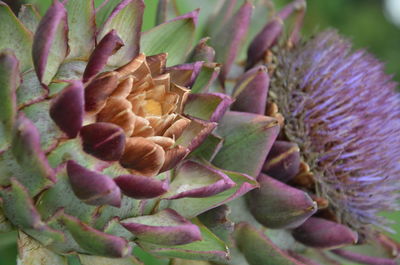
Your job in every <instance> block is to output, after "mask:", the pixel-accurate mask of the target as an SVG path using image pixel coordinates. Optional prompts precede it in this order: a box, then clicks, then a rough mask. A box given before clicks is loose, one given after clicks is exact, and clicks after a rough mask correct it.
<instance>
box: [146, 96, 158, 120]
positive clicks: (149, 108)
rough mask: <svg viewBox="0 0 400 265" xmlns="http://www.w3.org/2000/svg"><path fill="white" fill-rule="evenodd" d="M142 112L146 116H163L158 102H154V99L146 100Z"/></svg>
mask: <svg viewBox="0 0 400 265" xmlns="http://www.w3.org/2000/svg"><path fill="white" fill-rule="evenodd" d="M144 111H145V112H146V114H148V115H155V116H161V115H162V114H163V113H162V106H161V104H160V102H158V101H155V100H154V99H148V100H146V104H145V105H144Z"/></svg>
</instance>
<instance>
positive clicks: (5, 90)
mask: <svg viewBox="0 0 400 265" xmlns="http://www.w3.org/2000/svg"><path fill="white" fill-rule="evenodd" d="M20 83H21V77H20V73H19V63H18V59H17V58H16V57H15V55H14V53H13V52H12V51H11V50H5V51H2V52H1V53H0V84H1V87H0V98H1V100H2V103H1V104H0V135H2V137H1V138H0V150H2V149H3V148H5V147H6V146H7V145H8V144H9V143H10V140H11V136H12V130H13V127H14V123H15V120H16V116H17V96H16V91H17V88H18V87H19V84H20Z"/></svg>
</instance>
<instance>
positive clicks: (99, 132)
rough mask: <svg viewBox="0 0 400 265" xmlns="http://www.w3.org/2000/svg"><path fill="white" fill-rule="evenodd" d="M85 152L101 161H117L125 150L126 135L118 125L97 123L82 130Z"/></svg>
mask: <svg viewBox="0 0 400 265" xmlns="http://www.w3.org/2000/svg"><path fill="white" fill-rule="evenodd" d="M80 136H81V138H82V147H83V150H84V151H85V152H86V153H88V154H91V155H93V156H95V157H97V158H99V159H101V160H105V161H117V160H119V159H120V158H121V156H122V154H123V153H124V150H125V141H126V140H125V139H126V137H125V133H124V131H123V130H122V129H121V127H119V126H118V125H115V124H112V123H108V122H96V123H92V124H89V125H86V126H84V127H83V128H82V129H81V130H80Z"/></svg>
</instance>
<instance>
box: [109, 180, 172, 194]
mask: <svg viewBox="0 0 400 265" xmlns="http://www.w3.org/2000/svg"><path fill="white" fill-rule="evenodd" d="M114 181H115V183H116V184H117V185H118V186H119V187H120V189H121V190H122V192H123V193H124V194H125V195H126V196H128V197H131V198H135V199H151V198H155V197H158V196H160V195H162V194H164V193H165V192H167V190H168V186H169V185H168V181H167V180H164V181H161V180H158V179H155V178H151V177H145V176H140V175H121V176H118V177H116V178H114Z"/></svg>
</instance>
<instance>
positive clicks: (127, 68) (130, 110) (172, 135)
mask: <svg viewBox="0 0 400 265" xmlns="http://www.w3.org/2000/svg"><path fill="white" fill-rule="evenodd" d="M165 64H166V56H165V54H160V55H155V56H151V57H146V56H145V55H144V54H140V55H138V56H137V57H136V58H135V59H133V60H132V61H131V62H129V63H128V64H126V65H124V66H122V67H120V68H118V69H116V70H114V71H111V72H106V73H102V74H100V75H98V76H97V77H96V78H95V79H94V80H93V81H91V82H90V84H89V85H88V86H87V87H86V90H85V100H86V101H87V102H86V111H87V113H88V114H89V115H90V116H91V117H94V119H95V120H96V122H103V123H112V124H115V125H118V126H119V127H120V128H121V129H122V130H123V131H124V134H125V136H126V145H125V153H124V154H123V155H122V158H121V159H120V163H121V165H122V166H124V167H125V168H128V169H130V170H131V172H132V173H135V174H141V175H155V174H157V173H159V172H161V171H163V170H166V169H167V168H168V166H169V165H168V163H170V160H171V156H172V154H175V155H176V154H177V153H178V155H180V156H183V154H186V153H187V150H186V149H185V148H183V147H182V146H176V144H175V140H176V139H177V138H179V137H180V135H181V134H182V133H183V131H184V130H185V128H186V127H187V126H188V125H189V124H190V120H189V119H187V118H186V117H184V116H182V115H181V113H182V107H183V104H184V103H185V100H186V98H187V94H188V91H189V90H188V89H186V88H185V87H181V86H179V85H177V84H175V83H174V82H171V76H170V74H169V73H164V71H165ZM146 160H148V161H147V162H146Z"/></svg>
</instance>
